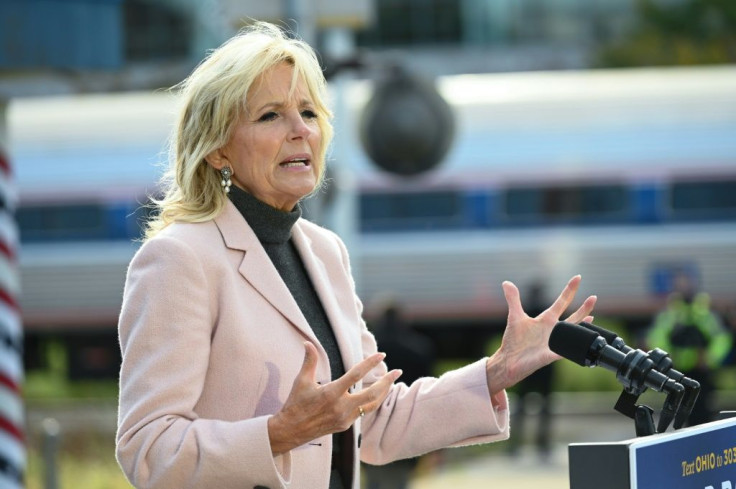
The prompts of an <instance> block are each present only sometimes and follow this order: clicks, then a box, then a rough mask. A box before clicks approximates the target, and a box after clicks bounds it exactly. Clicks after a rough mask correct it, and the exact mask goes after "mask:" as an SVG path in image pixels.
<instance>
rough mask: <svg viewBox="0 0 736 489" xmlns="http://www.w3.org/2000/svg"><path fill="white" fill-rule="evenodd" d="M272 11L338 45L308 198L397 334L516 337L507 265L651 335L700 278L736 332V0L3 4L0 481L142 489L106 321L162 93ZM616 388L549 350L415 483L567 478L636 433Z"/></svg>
mask: <svg viewBox="0 0 736 489" xmlns="http://www.w3.org/2000/svg"><path fill="white" fill-rule="evenodd" d="M254 19H257V20H267V21H273V22H277V23H279V24H281V25H283V26H284V27H286V28H289V29H291V30H292V31H294V32H296V33H297V34H298V35H299V36H300V37H301V38H303V39H304V40H306V41H307V42H309V43H310V44H311V45H312V46H314V47H315V49H316V50H317V51H318V53H319V55H320V59H321V61H322V62H323V64H324V68H325V74H326V76H327V77H328V81H329V86H330V93H331V97H332V102H333V103H332V106H333V108H334V111H335V116H336V118H335V121H334V124H335V128H336V139H335V142H334V145H333V148H332V151H331V161H330V174H329V177H330V185H329V186H328V187H327V188H326V189H325V190H324V191H323V192H321V193H320V194H319V195H318V196H316V197H314V198H312V199H310V200H309V201H308V202H306V203H305V207H306V214H307V215H308V217H309V218H310V219H312V220H314V221H317V222H319V223H320V224H323V225H325V226H327V227H330V228H333V229H335V230H336V231H337V232H338V233H339V234H340V235H341V236H342V237H343V238H344V239H345V241H346V243H347V245H348V247H349V250H350V253H351V260H352V266H353V270H354V272H355V277H356V283H357V287H358V292H359V294H360V296H361V298H362V299H363V301H364V303H365V304H366V318H367V320H368V322H369V326H370V327H371V328H374V330H375V331H376V334H377V335H378V336H379V345H380V344H381V340H380V338H381V337H382V336H386V337H387V339H386V342H387V344H388V342H389V341H392V340H391V339H390V337H391V334H390V333H391V331H394V332H395V331H397V330H398V328H407V329H406V331H408V330H411V331H412V333H411V335H410V334H409V333H402V334H401V335H399V336H402V337H409V336H412V337H421V339H416V338H415V340H416V341H415V345H416V344H421V345H423V348H424V352H425V353H426V355H425V356H424V357H423V358H424V359H425V360H424V363H425V367H426V368H427V371H428V372H429V373H433V374H440V373H441V372H443V371H445V370H447V369H450V368H453V367H455V366H457V365H460V364H464V363H467V362H468V361H472V360H474V359H477V358H478V357H480V356H483V355H486V354H488V353H490V352H492V351H493V350H494V348H495V347H496V346H497V345H498V342H499V341H500V335H501V333H502V331H503V327H504V324H505V314H506V305H505V301H504V299H503V295H502V291H501V287H500V284H501V282H502V281H503V280H512V281H514V282H515V283H516V284H517V285H518V286H519V288H520V289H521V292H522V301H523V302H524V304H525V305H526V307H527V309H528V310H529V311H530V312H531V311H535V310H541V309H543V308H544V307H546V306H547V305H548V304H549V303H550V302H551V301H552V300H554V298H555V296H556V294H557V293H558V291H559V290H561V288H562V287H563V285H564V284H565V282H566V280H567V279H568V278H569V277H571V276H572V275H574V274H578V273H579V274H582V276H583V282H582V288H581V291H580V293H579V297H585V296H587V295H589V294H596V295H598V297H599V301H598V306H597V308H596V312H595V314H596V323H597V324H599V325H601V326H603V327H606V328H608V329H612V330H615V331H616V332H617V333H618V334H619V335H620V336H622V337H623V338H625V339H626V341H627V343H628V344H630V345H634V346H638V347H642V348H650V347H653V346H659V345H649V344H648V341H647V338H648V335H649V332H650V327H651V326H652V325H653V324H654V323H655V316H656V314H657V313H658V312H659V311H660V310H662V308H664V307H665V306H666V304H667V298H668V297H672V296H671V294H672V293H673V292H676V291H675V290H674V288H675V284H676V278H677V277H683V276H684V277H686V278H687V279H688V280H689V282H690V284H692V286H693V287H694V288H695V289H696V290H697V291H698V292H699V293H701V294H702V297H707V298H708V299H709V301H710V303H709V304H710V305H709V307H710V309H711V311H712V312H713V313H714V314H715V315H716V316H717V318H718V319H719V321H720V323H721V325H722V329H723V334H724V336H723V337H724V338H725V337H727V336H729V335H730V337H732V336H733V335H734V331H736V281H735V280H734V277H736V3H734V2H729V1H728V0H595V1H591V0H514V1H511V0H353V1H351V2H342V1H339V0H313V1H310V0H283V1H280V2H262V1H258V0H202V1H199V0H1V1H0V197H1V198H0V211H1V212H0V340H2V341H0V487H24V486H25V487H29V488H52V487H62V488H81V489H97V488H99V489H102V488H124V487H130V486H129V485H128V484H127V482H126V481H125V479H124V477H123V475H122V473H121V472H120V471H119V469H118V468H117V466H116V463H115V460H114V432H115V424H116V396H117V374H118V368H119V363H120V352H119V347H118V342H117V331H116V323H117V315H118V313H119V308H120V302H121V296H122V288H123V283H124V279H125V271H126V267H127V264H128V262H129V261H130V259H131V257H132V255H133V253H134V252H135V250H136V249H137V247H138V246H139V242H138V241H137V240H138V239H139V238H140V236H141V223H142V221H143V220H144V219H145V217H146V214H147V212H148V211H147V209H146V208H145V207H144V205H145V204H146V203H147V202H148V201H149V199H150V198H151V196H156V195H157V193H158V191H159V189H158V186H157V183H158V178H159V177H160V175H161V172H162V168H163V166H164V165H165V164H166V161H167V156H166V141H167V136H168V133H169V131H170V129H171V127H172V123H173V114H174V111H175V108H176V105H175V104H176V100H175V98H174V97H173V96H172V94H171V92H170V91H169V90H167V89H168V88H170V87H172V86H173V85H175V84H176V83H178V82H180V81H181V80H182V79H183V78H185V77H186V76H187V74H188V73H189V72H190V71H191V70H192V68H193V67H194V66H196V64H197V63H198V62H199V61H201V59H202V58H203V57H204V56H205V55H206V53H207V52H208V50H210V49H212V48H215V47H217V46H218V45H220V44H221V43H222V42H223V41H225V40H226V39H227V38H229V37H230V36H232V35H233V34H235V33H236V32H237V31H238V29H239V28H241V27H242V26H244V25H247V24H248V23H249V22H252V21H253V20H254ZM540 308H541V309H540ZM387 311H391V312H390V315H389V313H388V312H387ZM402 331H404V330H403V329H402ZM394 336H396V335H394ZM730 337H729V338H730ZM724 341H725V340H724ZM729 341H731V340H729ZM400 356H401V355H397V358H398V357H400ZM389 358H390V356H389ZM734 362H735V360H734V354H733V351H731V352H730V356H727V357H722V356H719V358H717V359H714V363H713V366H712V371H711V374H712V379H713V384H714V389H713V396H712V398H711V402H712V405H710V406H709V408H710V410H711V411H712V412H714V413H715V412H717V411H719V410H725V409H732V410H733V409H736V366H735V365H734ZM619 392H620V385H619V384H618V383H617V382H616V380H615V377H614V376H613V375H611V374H609V373H604V372H602V371H599V370H598V369H595V370H588V369H582V368H580V367H577V366H575V365H574V364H572V363H570V362H567V361H561V362H557V363H556V364H554V366H553V367H552V368H550V369H547V370H545V371H544V372H541V373H540V375H538V376H535V378H534V379H531V380H530V382H529V383H525V385H520V386H518V388H515V389H514V390H513V391H512V392H511V393H510V395H511V397H512V403H513V407H514V414H513V417H514V421H513V422H512V440H511V441H509V442H504V443H500V444H496V445H493V446H486V447H472V448H467V449H453V450H445V451H441V452H438V453H435V454H431V455H428V456H425V457H423V458H422V459H420V460H418V463H416V464H413V465H412V466H411V467H410V468H408V469H407V470H410V471H411V473H412V481H411V487H412V488H414V489H422V488H424V489H427V488H434V487H447V486H448V485H449V484H453V485H455V486H456V487H458V488H461V487H484V486H485V485H486V484H487V483H489V482H496V483H498V484H499V487H512V486H513V487H517V488H524V487H542V486H543V487H548V488H557V487H560V488H561V487H568V485H567V467H566V463H567V459H566V457H567V453H566V445H567V444H568V443H571V442H586V441H617V440H623V439H628V438H632V437H633V436H634V429H633V422H632V421H631V420H629V419H627V418H625V417H623V416H622V415H620V414H618V413H615V412H614V411H613V405H614V403H615V402H616V398H617V396H618V394H619ZM648 394H649V393H648ZM650 402H651V405H652V407H654V408H655V409H658V408H659V407H660V406H661V403H662V399H661V398H660V397H658V396H656V395H654V396H652V397H651V399H650ZM373 477H374V476H373V474H371V473H368V475H367V476H366V479H367V480H366V487H371V488H377V487H385V486H381V485H378V482H375V481H374V480H373ZM377 480H380V475H376V481H377ZM372 484H373V485H372ZM504 484H506V485H504ZM525 484H526V485H525Z"/></svg>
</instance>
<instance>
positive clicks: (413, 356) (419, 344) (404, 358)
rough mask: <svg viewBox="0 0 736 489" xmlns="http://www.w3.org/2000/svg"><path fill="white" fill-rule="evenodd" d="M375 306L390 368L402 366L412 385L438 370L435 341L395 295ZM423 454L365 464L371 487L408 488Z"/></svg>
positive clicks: (376, 331)
mask: <svg viewBox="0 0 736 489" xmlns="http://www.w3.org/2000/svg"><path fill="white" fill-rule="evenodd" d="M377 302H378V304H377V305H375V306H374V309H376V310H377V317H376V319H375V320H374V321H372V322H369V326H370V330H371V332H372V333H373V335H374V337H375V339H376V343H377V344H378V345H380V348H381V351H383V353H385V354H386V359H385V362H386V365H387V366H388V368H389V369H399V370H401V371H402V372H403V373H402V374H401V381H402V382H404V383H405V384H407V385H411V384H412V383H414V381H416V380H418V379H421V378H422V377H430V376H432V375H433V373H434V366H435V361H436V358H437V354H436V349H435V346H434V343H432V341H431V340H430V339H429V338H428V337H427V336H425V335H423V334H421V333H420V332H418V331H417V330H416V329H414V328H413V327H412V325H411V323H410V322H408V321H407V320H406V318H405V317H404V315H403V312H402V309H401V306H400V305H399V303H398V302H397V301H396V300H395V299H394V298H392V297H390V296H387V297H382V298H381V299H379V301H377ZM419 460H420V459H419V457H412V458H406V459H402V460H397V461H395V462H392V463H390V464H387V465H368V464H365V465H364V466H363V469H364V470H363V472H364V474H365V478H366V481H367V486H366V487H367V489H404V488H406V487H409V482H410V480H411V479H412V476H413V475H414V471H415V469H416V467H417V464H418V463H419Z"/></svg>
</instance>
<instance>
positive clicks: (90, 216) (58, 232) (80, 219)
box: [16, 204, 105, 242]
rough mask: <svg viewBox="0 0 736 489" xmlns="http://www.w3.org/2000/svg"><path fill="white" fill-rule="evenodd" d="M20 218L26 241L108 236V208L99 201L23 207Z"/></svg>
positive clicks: (18, 212) (21, 233)
mask: <svg viewBox="0 0 736 489" xmlns="http://www.w3.org/2000/svg"><path fill="white" fill-rule="evenodd" d="M16 219H17V221H18V227H19V229H20V236H21V240H22V241H26V242H30V241H48V240H72V239H95V238H104V237H105V236H104V235H105V222H104V211H103V208H102V206H100V205H97V204H72V205H63V206H62V205H54V206H28V207H20V208H18V210H17V212H16Z"/></svg>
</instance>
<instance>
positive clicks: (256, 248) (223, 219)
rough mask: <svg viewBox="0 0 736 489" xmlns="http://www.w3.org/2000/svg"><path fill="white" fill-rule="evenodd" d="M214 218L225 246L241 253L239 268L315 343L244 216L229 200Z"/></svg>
mask: <svg viewBox="0 0 736 489" xmlns="http://www.w3.org/2000/svg"><path fill="white" fill-rule="evenodd" d="M214 220H215V224H216V225H217V227H218V229H219V230H220V233H221V234H222V239H223V241H224V242H225V246H227V247H228V248H230V249H233V250H239V251H242V252H243V253H244V255H243V260H242V261H241V262H240V265H239V267H238V272H240V274H241V275H242V276H243V277H244V278H245V280H247V281H248V282H249V283H250V284H251V285H252V286H253V288H255V289H256V290H257V291H258V292H259V293H260V294H261V295H262V296H263V297H264V298H265V299H266V300H267V301H268V302H269V303H271V305H272V306H273V307H275V308H276V309H277V310H278V311H279V312H281V314H283V315H284V317H286V319H288V320H289V321H290V322H291V323H292V324H294V326H296V327H297V328H298V329H299V330H300V331H302V333H304V334H305V335H306V336H307V337H308V338H309V339H310V340H311V341H312V342H314V343H315V344H317V343H318V342H317V338H316V336H315V335H314V332H313V331H312V328H310V327H309V324H307V320H306V319H305V318H304V315H303V314H302V311H301V309H299V306H298V305H297V303H296V301H295V300H294V298H293V297H292V295H291V292H289V289H288V288H287V287H286V284H285V283H284V281H283V280H282V279H281V276H280V275H279V272H278V270H276V267H275V266H274V265H273V263H272V262H271V259H270V258H269V256H268V254H267V253H266V250H265V249H264V248H263V246H262V245H261V243H260V241H258V237H257V236H256V234H255V233H254V232H253V229H251V227H250V226H249V225H248V223H247V222H246V220H245V219H243V216H242V215H241V214H240V212H239V211H238V209H237V208H236V207H235V205H233V203H232V202H230V201H229V200H228V202H227V204H226V205H225V208H224V209H223V210H222V212H220V214H219V215H218V216H217V217H215V219H214ZM295 227H296V226H295Z"/></svg>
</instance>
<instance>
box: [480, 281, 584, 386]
mask: <svg viewBox="0 0 736 489" xmlns="http://www.w3.org/2000/svg"><path fill="white" fill-rule="evenodd" d="M580 280H581V278H580V275H576V276H574V277H573V278H571V279H570V281H569V282H568V283H567V285H566V286H565V288H564V290H563V291H562V293H561V294H560V295H559V297H558V298H557V300H555V302H554V303H553V304H552V305H551V306H550V307H549V308H548V309H547V310H545V311H544V312H542V313H541V314H540V315H539V316H537V317H535V318H532V317H529V316H528V315H527V314H526V313H525V312H524V308H523V307H522V305H521V298H520V295H519V289H518V288H517V287H516V285H514V284H513V283H511V282H504V283H503V292H504V295H505V297H506V302H507V304H508V307H509V315H508V321H507V323H506V330H505V331H504V334H503V339H502V340H501V347H500V348H499V349H498V350H497V351H496V352H495V353H494V354H493V355H492V356H491V357H490V358H489V359H488V361H487V362H486V375H487V379H488V388H489V390H490V391H491V394H495V393H497V392H500V391H502V390H503V389H507V388H509V387H511V386H513V385H514V384H516V383H517V382H519V381H520V380H522V379H524V378H525V377H527V376H528V375H530V374H531V373H532V372H534V371H535V370H537V369H539V368H541V367H544V366H545V365H547V364H549V363H551V362H553V361H555V360H558V359H559V358H561V357H560V356H559V355H557V354H555V353H553V352H552V350H550V349H549V346H548V345H547V343H548V342H549V336H550V334H551V333H552V328H554V326H555V324H557V322H558V321H559V320H560V316H561V315H562V314H563V313H564V312H565V310H566V309H567V308H568V307H569V306H570V304H571V303H572V301H573V299H574V298H575V294H576V293H577V291H578V288H579V287H580ZM596 299H597V298H596V296H590V297H588V298H587V299H585V301H584V302H583V304H582V305H581V306H580V307H579V308H578V309H577V310H576V311H575V312H574V313H572V314H571V315H570V316H569V317H568V318H567V319H566V321H569V322H572V323H579V322H581V321H592V320H593V318H592V316H589V314H590V313H591V312H592V311H593V307H594V306H595V302H596Z"/></svg>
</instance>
